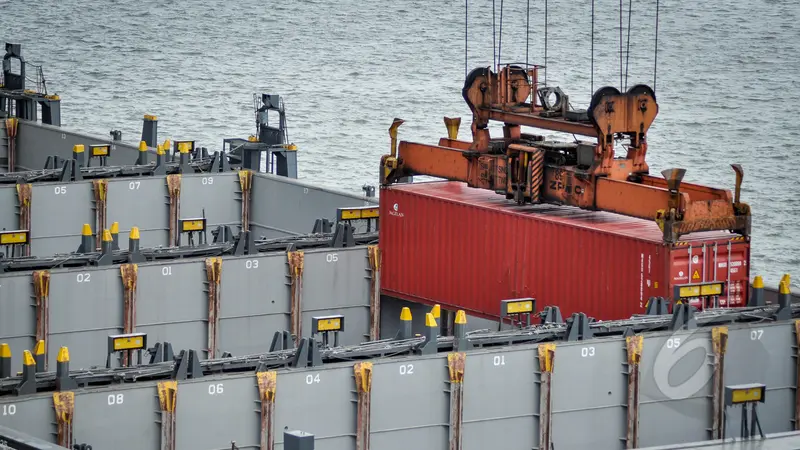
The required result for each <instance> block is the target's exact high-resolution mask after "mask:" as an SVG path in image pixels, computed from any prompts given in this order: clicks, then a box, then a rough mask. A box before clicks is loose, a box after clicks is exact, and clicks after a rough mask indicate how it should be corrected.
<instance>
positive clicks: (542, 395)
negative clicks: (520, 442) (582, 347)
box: [537, 342, 556, 449]
mask: <svg viewBox="0 0 800 450" xmlns="http://www.w3.org/2000/svg"><path fill="white" fill-rule="evenodd" d="M537 350H538V353H539V372H540V373H541V377H542V378H541V384H540V387H539V448H542V449H549V448H550V443H551V441H552V436H551V434H552V431H553V424H552V422H551V416H552V406H553V404H552V399H551V397H550V394H551V391H552V387H553V384H552V383H553V365H554V364H555V357H556V344H554V343H552V342H550V343H547V344H539V347H538V348H537Z"/></svg>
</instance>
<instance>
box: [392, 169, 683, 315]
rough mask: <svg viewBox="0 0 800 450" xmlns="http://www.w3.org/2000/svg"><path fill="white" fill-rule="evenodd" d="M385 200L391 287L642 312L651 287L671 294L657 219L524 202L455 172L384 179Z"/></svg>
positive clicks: (429, 294) (492, 309)
mask: <svg viewBox="0 0 800 450" xmlns="http://www.w3.org/2000/svg"><path fill="white" fill-rule="evenodd" d="M380 208H381V211H380V214H381V218H382V219H381V228H380V246H381V248H382V255H383V263H382V269H383V270H382V278H381V289H382V292H383V293H384V294H385V295H389V296H392V297H397V298H400V299H405V300H410V301H416V302H423V303H439V304H441V305H443V306H445V305H447V306H450V307H453V308H459V309H465V310H467V311H468V312H469V313H471V314H475V315H479V316H484V317H490V318H493V317H497V316H498V315H499V313H500V301H501V300H504V299H510V298H519V297H534V298H536V299H537V301H538V305H537V306H538V307H539V308H540V309H541V308H542V307H543V306H545V305H557V306H559V307H560V308H561V311H562V314H565V315H568V314H571V313H573V312H584V313H586V314H588V315H590V316H592V317H595V318H597V319H600V320H608V319H618V318H626V317H629V316H630V315H631V314H638V313H642V312H644V308H645V304H646V302H647V299H648V298H649V297H651V296H669V295H670V294H669V292H670V287H671V284H672V283H671V277H670V274H669V268H670V263H669V261H670V260H671V252H672V251H673V250H672V249H670V248H669V247H667V246H664V245H663V244H662V243H661V240H660V233H659V232H658V228H657V226H656V225H655V224H654V223H652V222H648V221H644V220H638V219H631V218H627V217H623V216H617V215H613V214H608V213H596V212H589V211H582V210H579V209H577V208H569V207H557V206H547V205H544V206H539V207H520V206H516V205H513V204H512V203H511V202H508V201H505V199H504V198H503V196H501V195H496V194H494V193H492V192H489V191H480V190H477V189H471V188H467V187H465V186H464V185H463V184H460V183H451V182H433V183H414V184H408V185H396V186H393V187H391V188H385V189H383V190H382V191H381V196H380ZM676 250H677V249H676ZM680 251H685V249H684V248H681V249H680Z"/></svg>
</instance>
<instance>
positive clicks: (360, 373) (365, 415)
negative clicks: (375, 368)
mask: <svg viewBox="0 0 800 450" xmlns="http://www.w3.org/2000/svg"><path fill="white" fill-rule="evenodd" d="M353 372H354V374H355V378H356V393H357V395H358V409H357V413H356V414H357V417H356V450H369V438H370V411H371V408H372V406H371V401H372V363H371V362H360V363H356V364H355V365H353Z"/></svg>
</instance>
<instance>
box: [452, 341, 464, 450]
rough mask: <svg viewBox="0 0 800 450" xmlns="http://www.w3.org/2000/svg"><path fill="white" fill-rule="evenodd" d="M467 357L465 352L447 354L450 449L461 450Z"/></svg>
mask: <svg viewBox="0 0 800 450" xmlns="http://www.w3.org/2000/svg"><path fill="white" fill-rule="evenodd" d="M466 359H467V355H466V353H463V352H457V353H450V354H448V355H447V368H448V371H449V372H450V450H461V442H462V441H461V435H462V433H461V431H462V425H463V419H464V368H465V367H466Z"/></svg>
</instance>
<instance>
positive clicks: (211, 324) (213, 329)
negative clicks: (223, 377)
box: [206, 256, 222, 358]
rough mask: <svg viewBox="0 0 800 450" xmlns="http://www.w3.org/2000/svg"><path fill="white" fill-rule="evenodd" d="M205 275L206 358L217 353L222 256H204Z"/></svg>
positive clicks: (213, 356) (212, 356)
mask: <svg viewBox="0 0 800 450" xmlns="http://www.w3.org/2000/svg"><path fill="white" fill-rule="evenodd" d="M206 277H207V278H208V358H215V357H216V355H217V338H218V337H219V301H220V288H219V284H220V281H221V280H222V258H220V257H219V256H216V257H213V258H206Z"/></svg>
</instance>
